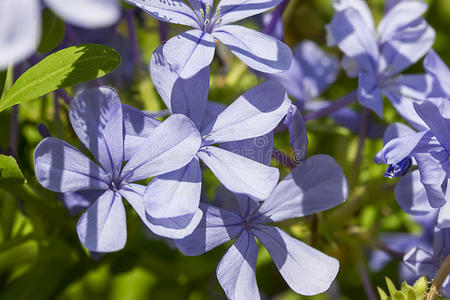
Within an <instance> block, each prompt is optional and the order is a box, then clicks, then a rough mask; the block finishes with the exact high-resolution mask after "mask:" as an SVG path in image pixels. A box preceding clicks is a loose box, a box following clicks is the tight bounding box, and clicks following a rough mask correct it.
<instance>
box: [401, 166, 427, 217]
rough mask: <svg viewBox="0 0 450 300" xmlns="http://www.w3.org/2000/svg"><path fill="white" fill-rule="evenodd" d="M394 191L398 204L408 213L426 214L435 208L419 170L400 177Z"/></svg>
mask: <svg viewBox="0 0 450 300" xmlns="http://www.w3.org/2000/svg"><path fill="white" fill-rule="evenodd" d="M394 193H395V199H396V200H397V202H398V204H399V205H400V207H401V208H402V209H403V210H404V211H405V212H406V213H408V214H411V215H425V214H428V213H430V212H431V211H432V210H433V208H432V207H431V206H430V203H429V202H428V198H427V194H426V191H425V187H424V186H423V184H422V183H421V182H420V173H419V171H418V170H415V171H412V172H411V173H408V174H406V175H405V176H402V177H400V180H399V181H398V182H397V184H396V185H395V190H394Z"/></svg>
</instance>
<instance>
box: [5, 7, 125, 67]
mask: <svg viewBox="0 0 450 300" xmlns="http://www.w3.org/2000/svg"><path fill="white" fill-rule="evenodd" d="M43 2H44V3H45V4H46V5H48V6H49V7H50V8H51V9H52V10H53V11H54V12H55V13H56V14H58V15H59V16H60V17H61V18H63V19H64V20H65V21H66V22H68V23H71V24H73V25H76V26H80V27H84V28H91V29H92V28H99V27H105V26H108V25H112V24H114V23H115V22H117V20H118V19H119V17H120V6H119V3H118V2H117V0H65V1H60V0H43ZM40 38H41V1H40V0H2V1H1V2H0V70H1V69H5V68H7V67H8V66H9V65H10V64H15V63H17V62H20V61H21V60H23V59H26V58H27V57H28V56H30V55H31V54H33V53H34V52H35V51H36V49H37V46H38V44H39V40H40Z"/></svg>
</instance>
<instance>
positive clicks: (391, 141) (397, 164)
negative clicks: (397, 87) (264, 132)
mask: <svg viewBox="0 0 450 300" xmlns="http://www.w3.org/2000/svg"><path fill="white" fill-rule="evenodd" d="M415 109H416V111H417V114H418V115H419V116H420V117H421V118H422V120H423V121H424V123H425V124H427V126H428V129H427V130H424V131H420V132H415V131H414V130H412V129H410V128H409V127H407V126H405V125H397V124H395V125H391V126H390V127H389V128H388V133H387V134H386V136H387V137H385V143H386V144H385V146H384V147H383V149H382V150H381V151H380V152H379V153H378V154H377V155H376V156H375V159H374V160H375V162H376V163H386V164H389V167H388V169H387V172H386V176H388V177H391V178H392V177H399V176H403V175H405V174H407V172H408V170H409V168H410V167H411V166H412V165H413V163H415V162H417V167H418V170H416V171H413V172H411V173H409V174H407V175H405V176H404V177H402V178H401V179H400V181H399V182H398V184H397V186H396V189H395V195H396V199H397V201H398V202H399V204H400V206H401V207H402V208H403V209H404V210H405V211H406V212H408V213H411V214H417V215H420V214H426V213H429V212H430V211H432V210H434V209H439V217H438V221H437V226H438V227H450V201H448V200H447V199H448V198H447V197H448V195H447V194H448V193H449V192H450V189H448V184H449V183H448V180H449V176H448V170H449V162H448V158H449V154H450V136H449V132H450V115H449V112H450V103H449V101H448V100H447V99H442V98H441V99H428V100H427V101H424V102H423V103H422V104H420V105H419V104H415ZM393 137H395V138H393Z"/></svg>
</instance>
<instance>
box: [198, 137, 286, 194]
mask: <svg viewBox="0 0 450 300" xmlns="http://www.w3.org/2000/svg"><path fill="white" fill-rule="evenodd" d="M197 155H198V157H199V158H200V159H201V160H202V161H203V162H204V163H205V164H206V165H207V166H208V167H209V168H210V169H211V171H212V172H213V173H214V175H216V176H217V178H218V179H219V181H220V182H221V183H222V184H223V185H224V186H225V187H226V188H227V189H229V190H231V191H232V192H234V193H240V194H246V195H249V196H251V197H254V198H256V199H259V200H264V199H266V198H267V197H268V196H269V195H270V193H271V192H272V190H273V189H274V187H275V185H276V184H277V182H278V178H279V176H280V174H279V172H278V169H277V168H273V167H268V166H266V165H263V164H261V163H258V162H255V161H254V160H251V159H248V158H246V157H244V156H241V155H238V154H234V153H231V152H229V151H226V150H223V149H220V148H217V147H214V146H208V147H205V148H202V150H201V151H200V152H199V153H198V154H197Z"/></svg>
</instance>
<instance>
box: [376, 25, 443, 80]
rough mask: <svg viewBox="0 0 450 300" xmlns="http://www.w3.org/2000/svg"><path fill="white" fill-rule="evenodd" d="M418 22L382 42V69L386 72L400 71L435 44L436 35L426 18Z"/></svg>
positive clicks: (392, 73)
mask: <svg viewBox="0 0 450 300" xmlns="http://www.w3.org/2000/svg"><path fill="white" fill-rule="evenodd" d="M396 18H398V17H396ZM416 23H417V24H416ZM416 23H414V24H412V25H411V26H409V27H406V28H405V29H403V30H402V31H399V32H396V33H395V35H394V36H392V37H391V38H390V39H389V40H387V41H386V42H384V43H383V44H381V58H382V59H381V60H380V69H381V70H384V73H385V74H389V75H394V74H397V73H400V72H401V71H403V70H405V69H406V68H407V67H409V66H411V65H412V64H414V63H415V62H417V61H418V60H419V59H420V58H421V57H422V56H424V55H425V54H426V53H427V52H428V51H429V50H430V49H431V47H432V46H433V43H434V39H435V36H436V33H435V31H434V30H433V28H432V27H431V26H430V25H428V23H427V22H425V21H424V20H419V21H417V22H416Z"/></svg>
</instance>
